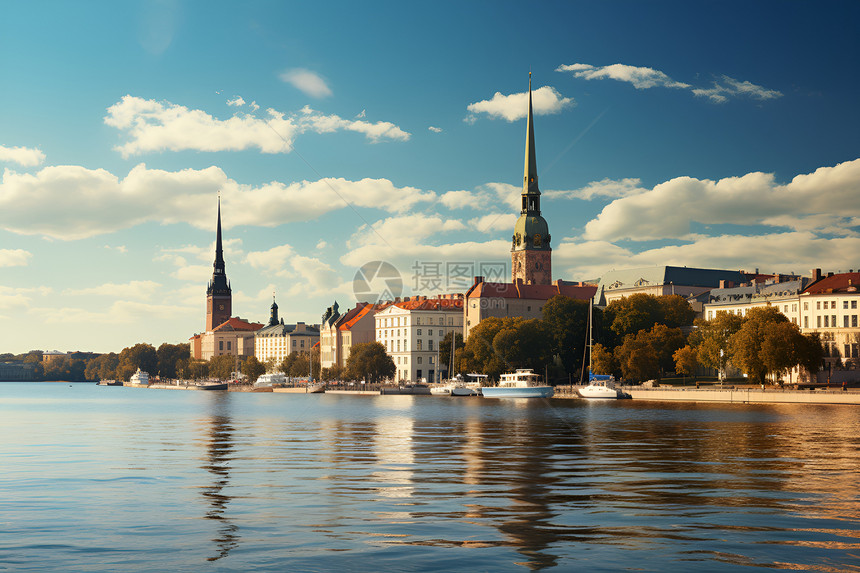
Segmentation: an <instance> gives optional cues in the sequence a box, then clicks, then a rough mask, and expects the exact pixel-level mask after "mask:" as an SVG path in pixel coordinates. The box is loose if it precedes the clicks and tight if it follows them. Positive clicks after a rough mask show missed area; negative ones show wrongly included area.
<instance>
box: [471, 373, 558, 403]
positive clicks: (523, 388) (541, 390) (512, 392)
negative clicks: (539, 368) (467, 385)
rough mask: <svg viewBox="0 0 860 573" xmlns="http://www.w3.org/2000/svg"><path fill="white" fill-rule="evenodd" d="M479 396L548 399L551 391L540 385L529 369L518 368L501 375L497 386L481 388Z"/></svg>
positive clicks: (538, 377)
mask: <svg viewBox="0 0 860 573" xmlns="http://www.w3.org/2000/svg"><path fill="white" fill-rule="evenodd" d="M481 394H483V395H484V397H486V398H550V397H552V395H553V389H552V386H547V385H545V384H541V382H540V376H539V375H538V374H535V373H534V371H533V370H532V369H531V368H518V369H517V371H516V372H509V373H507V374H502V377H501V380H499V385H498V386H481Z"/></svg>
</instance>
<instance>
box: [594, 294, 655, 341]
mask: <svg viewBox="0 0 860 573" xmlns="http://www.w3.org/2000/svg"><path fill="white" fill-rule="evenodd" d="M604 313H605V314H606V317H607V319H609V320H610V321H611V322H610V323H609V328H610V329H611V330H612V331H613V332H614V333H615V334H616V335H618V337H619V338H621V339H623V338H624V337H625V336H627V335H628V334H636V333H637V332H639V331H641V330H648V329H649V328H651V327H652V326H654V325H655V324H657V323H659V322H662V320H663V311H662V307H661V306H660V301H658V300H657V297H656V296H654V295H651V294H643V293H636V294H633V295H630V296H626V297H622V298H619V299H615V300H613V301H612V302H610V303H609V304H608V305H606V309H605V311H604Z"/></svg>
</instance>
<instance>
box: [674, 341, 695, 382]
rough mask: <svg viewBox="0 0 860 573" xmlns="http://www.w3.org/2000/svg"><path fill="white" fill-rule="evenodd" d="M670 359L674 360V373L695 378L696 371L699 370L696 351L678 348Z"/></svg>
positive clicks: (688, 348) (687, 347)
mask: <svg viewBox="0 0 860 573" xmlns="http://www.w3.org/2000/svg"><path fill="white" fill-rule="evenodd" d="M672 358H674V360H675V371H676V372H680V373H681V374H684V375H685V376H692V377H693V378H695V377H696V371H697V370H698V369H699V359H698V357H697V353H696V350H695V349H694V348H693V347H692V346H690V345H685V346H684V347H683V348H679V349H678V350H676V351H675V353H674V354H673V355H672Z"/></svg>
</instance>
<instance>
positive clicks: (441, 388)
mask: <svg viewBox="0 0 860 573" xmlns="http://www.w3.org/2000/svg"><path fill="white" fill-rule="evenodd" d="M430 393H431V394H432V395H434V396H450V395H451V385H450V384H430Z"/></svg>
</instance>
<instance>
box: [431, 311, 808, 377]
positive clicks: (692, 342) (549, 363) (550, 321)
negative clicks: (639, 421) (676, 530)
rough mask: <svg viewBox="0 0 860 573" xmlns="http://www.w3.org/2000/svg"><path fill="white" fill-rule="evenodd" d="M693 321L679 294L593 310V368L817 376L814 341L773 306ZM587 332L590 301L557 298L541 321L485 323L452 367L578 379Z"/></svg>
mask: <svg viewBox="0 0 860 573" xmlns="http://www.w3.org/2000/svg"><path fill="white" fill-rule="evenodd" d="M695 315H696V313H695V311H694V310H693V309H692V308H691V307H690V305H689V304H688V303H687V301H686V300H685V299H684V298H683V297H681V296H678V295H671V296H653V295H647V294H634V295H632V296H629V297H625V298H621V299H617V300H614V301H612V302H611V303H609V304H608V305H607V306H606V308H604V309H602V310H600V309H597V308H593V309H592V338H593V342H594V345H593V348H592V356H591V359H592V370H593V371H594V372H595V373H599V374H614V375H615V376H616V377H620V378H623V379H625V380H628V381H631V382H635V381H638V382H642V381H645V380H649V379H658V380H659V379H660V378H661V377H663V376H664V375H665V374H666V373H669V372H680V373H685V374H689V375H694V374H695V373H696V372H697V370H698V368H699V366H705V367H709V368H713V369H715V370H717V371H724V369H725V367H726V365H727V364H728V363H729V361H730V362H731V363H732V364H733V365H734V366H735V367H737V368H739V369H740V370H741V371H742V372H744V373H745V374H747V376H748V377H749V378H750V379H751V380H755V381H757V382H761V383H764V382H765V381H766V380H767V379H768V378H769V377H772V378H779V377H780V376H781V375H783V374H785V373H787V372H790V371H791V370H792V368H794V367H796V366H800V367H802V368H804V369H806V370H807V371H808V372H810V373H814V372H815V371H817V370H818V366H819V364H820V362H821V357H822V352H823V351H822V347H821V343H820V340H819V339H818V336H817V335H816V334H813V335H803V334H801V332H800V329H799V328H798V327H797V326H796V325H794V324H792V323H791V322H789V321H788V319H787V318H786V317H785V316H784V315H783V314H781V313H780V312H779V311H778V310H777V309H776V308H773V307H762V308H754V309H751V310H750V312H749V313H748V314H747V315H746V316H744V317H740V316H737V315H730V314H727V313H720V314H718V315H717V317H716V318H715V319H713V320H712V321H706V320H703V319H697V320H696V321H695V323H694V317H695ZM587 330H588V303H587V302H583V301H576V300H573V299H570V298H566V297H561V296H556V297H554V298H552V299H550V300H549V301H547V303H546V304H545V305H544V307H543V310H542V318H540V319H523V318H487V319H485V320H483V321H482V322H481V323H480V324H478V325H477V326H476V327H475V328H474V329H472V331H471V333H470V335H469V339H468V340H467V341H466V344H465V345H463V346H462V347H461V348H458V349H457V350H456V352H455V363H456V368H455V369H456V371H457V372H460V373H464V374H465V373H467V372H480V373H483V374H487V375H489V377H490V378H491V379H497V378H498V377H499V375H501V374H502V373H503V372H507V371H511V370H513V369H515V368H532V369H534V370H535V371H536V372H539V373H540V372H541V371H542V370H544V369H546V372H547V373H548V375H549V378H550V380H555V381H556V382H563V381H566V380H568V379H570V380H573V381H578V380H579V379H580V374H581V373H582V372H583V371H584V366H585V364H584V361H587V360H588V356H587V353H586V346H587V344H588V342H587V340H586V338H587ZM685 332H691V334H690V335H689V336H688V335H687V334H685ZM447 342H448V346H450V339H448V341H447ZM721 350H722V352H720V351H721Z"/></svg>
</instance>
